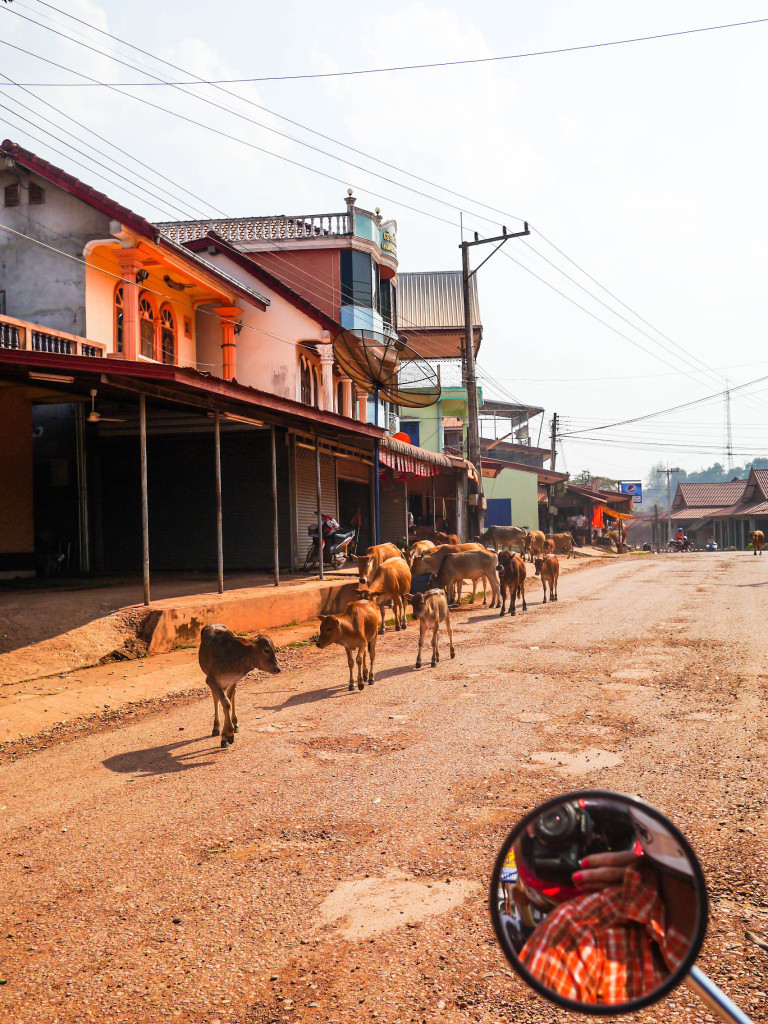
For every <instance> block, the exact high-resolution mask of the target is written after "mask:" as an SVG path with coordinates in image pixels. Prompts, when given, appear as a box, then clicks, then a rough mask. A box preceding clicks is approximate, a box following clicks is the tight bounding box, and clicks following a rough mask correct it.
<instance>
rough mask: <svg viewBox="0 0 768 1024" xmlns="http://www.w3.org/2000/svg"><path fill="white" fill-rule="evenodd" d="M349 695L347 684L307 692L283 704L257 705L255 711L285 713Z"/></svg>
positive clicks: (290, 698)
mask: <svg viewBox="0 0 768 1024" xmlns="http://www.w3.org/2000/svg"><path fill="white" fill-rule="evenodd" d="M347 693H349V689H348V686H347V684H346V683H345V684H344V685H343V686H326V687H323V688H322V689H319V690H305V691H304V692H303V693H294V694H291V696H290V697H287V698H286V699H285V700H284V701H283V702H282V704H262V705H255V706H254V710H255V711H284V710H285V709H286V708H296V707H301V705H302V704H314V703H316V702H317V701H319V700H335V699H337V698H338V697H343V696H344V695H345V694H347Z"/></svg>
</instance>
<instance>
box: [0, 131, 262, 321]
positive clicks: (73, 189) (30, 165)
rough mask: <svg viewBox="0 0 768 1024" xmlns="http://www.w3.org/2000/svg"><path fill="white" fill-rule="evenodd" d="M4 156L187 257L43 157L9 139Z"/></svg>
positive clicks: (228, 284) (239, 290)
mask: <svg viewBox="0 0 768 1024" xmlns="http://www.w3.org/2000/svg"><path fill="white" fill-rule="evenodd" d="M0 154H1V155H3V156H8V157H10V158H11V159H12V160H14V161H15V162H16V163H17V164H20V165H21V166H22V167H26V169H27V170H28V171H33V172H34V173H35V174H39V175H40V177H41V178H44V179H45V180H46V181H48V182H50V183H51V184H52V185H56V186H58V187H59V188H61V189H63V190H64V191H65V192H67V193H69V195H71V196H74V197H75V199H79V200H80V201H81V202H83V203H87V204H88V206H90V207H92V208H93V209H94V210H98V211H99V213H103V214H104V216H105V217H109V218H110V220H117V221H120V223H121V224H123V225H124V226H125V227H128V228H130V229H131V230H132V231H135V232H136V234H138V235H141V236H142V237H143V238H146V239H148V240H149V241H150V242H154V243H155V244H156V245H159V246H160V247H161V248H162V249H165V251H166V252H170V253H176V254H177V255H180V256H182V257H183V255H184V248H183V247H182V246H174V245H172V244H171V243H170V242H169V241H168V239H166V238H164V237H163V235H162V234H161V233H160V229H159V228H157V227H155V225H154V224H152V223H150V222H149V221H148V220H146V219H145V218H144V217H141V216H139V214H138V213H134V212H133V210H129V209H128V207H127V206H122V205H121V204H120V203H117V202H115V200H114V199H110V198H109V196H107V195H105V194H104V193H103V192H99V191H98V190H97V189H95V188H91V186H90V185H86V184H85V182H83V181H80V179H79V178H76V177H75V176H74V175H73V174H68V173H67V172H66V171H63V170H62V169H61V168H60V167H56V166H55V165H54V164H52V163H49V162H48V161H47V160H43V159H42V157H39V156H36V155H35V154H34V153H31V152H30V151H29V150H28V149H24V148H23V147H22V146H19V145H17V144H16V143H15V142H11V141H10V139H5V141H4V142H3V144H2V146H0ZM193 262H194V264H195V266H197V267H200V269H201V270H205V267H201V266H200V262H201V261H198V260H195V261H193ZM208 272H209V273H210V274H211V276H212V277H214V278H215V279H216V280H217V281H220V282H221V284H222V285H223V286H224V287H225V288H226V290H227V291H229V292H234V293H235V294H237V295H239V296H240V297H241V298H243V299H246V300H247V301H248V302H250V303H251V304H252V305H254V306H256V307H258V308H259V309H261V310H265V309H266V308H267V307H266V305H265V303H264V302H263V301H259V298H258V296H256V295H253V294H251V293H250V292H248V291H247V290H246V289H245V288H243V287H242V286H238V285H237V284H236V282H234V281H226V280H224V279H223V278H222V277H221V275H220V274H219V272H218V271H217V270H216V268H215V267H213V266H211V267H210V270H209V271H208Z"/></svg>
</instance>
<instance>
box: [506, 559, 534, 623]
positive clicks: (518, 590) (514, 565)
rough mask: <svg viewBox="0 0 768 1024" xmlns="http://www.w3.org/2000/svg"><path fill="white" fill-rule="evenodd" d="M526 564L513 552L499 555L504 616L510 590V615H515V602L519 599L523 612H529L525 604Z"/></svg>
mask: <svg viewBox="0 0 768 1024" xmlns="http://www.w3.org/2000/svg"><path fill="white" fill-rule="evenodd" d="M525 576H526V568H525V562H524V561H523V560H522V558H521V557H520V555H514V554H512V552H511V551H502V552H500V554H499V583H500V584H501V611H500V612H499V615H503V614H504V611H505V609H506V604H507V590H509V614H510V615H514V614H515V602H516V600H517V598H518V597H520V598H521V599H522V602H523V611H524V612H525V611H527V610H528V605H527V604H526V603H525Z"/></svg>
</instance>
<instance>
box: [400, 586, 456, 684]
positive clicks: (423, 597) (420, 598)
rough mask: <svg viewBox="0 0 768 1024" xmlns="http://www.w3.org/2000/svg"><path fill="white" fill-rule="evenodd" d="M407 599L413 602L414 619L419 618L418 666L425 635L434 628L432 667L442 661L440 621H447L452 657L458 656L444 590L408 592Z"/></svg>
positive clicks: (418, 665)
mask: <svg viewBox="0 0 768 1024" xmlns="http://www.w3.org/2000/svg"><path fill="white" fill-rule="evenodd" d="M406 600H407V601H410V602H411V607H412V608H413V617H414V619H418V620H419V653H418V655H417V656H416V668H421V648H422V646H423V644H424V637H425V636H426V634H427V633H428V632H429V630H432V661H431V662H430V664H431V665H432V668H434V667H435V665H436V664H437V663H438V661H440V651H439V650H438V639H439V634H440V623H441V622H444V623H445V628H446V630H447V631H448V644H449V646H450V649H451V657H452V658H455V657H456V651H455V650H454V649H453V633H452V632H451V613H450V612H449V611H448V598H447V597H446V596H445V591H444V590H427V591H426V593H424V594H406Z"/></svg>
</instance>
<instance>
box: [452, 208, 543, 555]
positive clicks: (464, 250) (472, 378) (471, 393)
mask: <svg viewBox="0 0 768 1024" xmlns="http://www.w3.org/2000/svg"><path fill="white" fill-rule="evenodd" d="M501 230H502V234H500V235H496V236H495V237H493V238H480V236H479V235H478V233H477V232H475V238H474V241H470V242H465V241H464V239H463V238H462V240H461V245H460V246H459V248H460V249H461V276H462V286H463V293H464V353H463V354H464V386H465V387H466V389H467V421H468V422H467V447H468V449H469V450H468V452H467V454H468V456H469V461H470V462H471V463H472V464H473V465H474V466H475V468H476V469H477V475H478V479H479V481H480V482H479V484H478V488H477V489H478V503H479V502H480V501H481V500H482V494H483V468H482V465H481V463H480V423H479V418H478V408H477V375H476V373H475V345H474V338H473V333H474V332H473V324H472V307H471V305H470V290H469V281H470V278H471V277H472V276H473V275H474V274H476V273H477V272H478V270H479V269H480V267H482V266H483V264H484V263H487V262H488V260H489V259H490V258H491V256H493V254H494V253H495V252H498V250H499V249H500V248H501V247H502V245H504V243H505V242H507V241H508V240H509V239H510V238H520V237H521V236H522V235H530V233H531V232H530V230H529V228H528V222H527V221H526V222H525V230H524V231H516V232H514V233H513V234H509V233H508V232H507V229H506V227H502V229H501ZM491 242H498V243H499V244H498V245H497V246H496V248H495V249H494V250H493V252H491V253H490V254H489V255H488V256H486V257H485V259H484V260H483V261H482V263H479V264H478V265H477V266H476V267H475V269H474V270H470V269H469V250H470V248H471V247H472V246H473V245H488V244H489V243H491ZM475 516H476V519H475V526H476V529H475V530H471V531H470V534H471V536H476V535H479V534H480V532H481V530H482V523H483V512H482V509H481V508H480V504H478V507H477V510H476V513H475Z"/></svg>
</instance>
